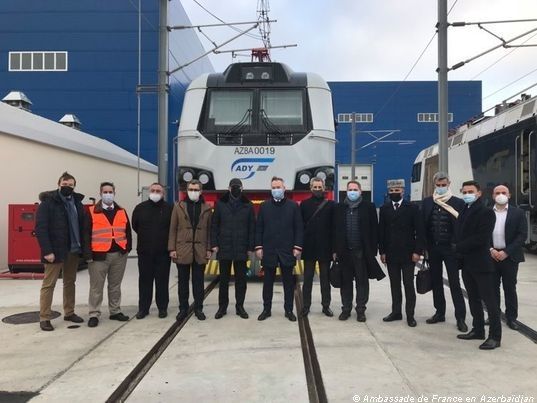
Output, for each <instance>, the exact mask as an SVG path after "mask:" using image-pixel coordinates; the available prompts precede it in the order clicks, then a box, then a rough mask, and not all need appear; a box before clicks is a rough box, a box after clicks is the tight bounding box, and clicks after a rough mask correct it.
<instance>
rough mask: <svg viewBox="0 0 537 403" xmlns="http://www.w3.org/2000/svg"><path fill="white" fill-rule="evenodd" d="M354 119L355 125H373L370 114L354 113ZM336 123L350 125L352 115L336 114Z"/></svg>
mask: <svg viewBox="0 0 537 403" xmlns="http://www.w3.org/2000/svg"><path fill="white" fill-rule="evenodd" d="M355 117H356V120H355V121H356V123H373V114H372V113H356V114H355ZM337 121H338V123H351V122H352V113H338V115H337Z"/></svg>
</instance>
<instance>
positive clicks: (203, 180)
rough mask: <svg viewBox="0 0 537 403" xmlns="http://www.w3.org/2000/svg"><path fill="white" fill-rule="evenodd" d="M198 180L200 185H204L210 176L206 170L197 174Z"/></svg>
mask: <svg viewBox="0 0 537 403" xmlns="http://www.w3.org/2000/svg"><path fill="white" fill-rule="evenodd" d="M198 180H199V181H200V182H201V184H202V185H206V184H207V183H209V181H210V180H211V177H210V176H209V174H208V173H207V172H201V173H200V174H199V175H198Z"/></svg>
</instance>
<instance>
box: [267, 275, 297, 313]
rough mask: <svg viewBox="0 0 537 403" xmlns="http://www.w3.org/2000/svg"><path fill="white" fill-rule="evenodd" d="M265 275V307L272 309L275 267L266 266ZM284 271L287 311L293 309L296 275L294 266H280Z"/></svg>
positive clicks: (285, 307)
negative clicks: (294, 274)
mask: <svg viewBox="0 0 537 403" xmlns="http://www.w3.org/2000/svg"><path fill="white" fill-rule="evenodd" d="M263 270H264V272H265V275H264V277H263V309H264V310H266V311H270V310H271V309H272V294H273V290H274V279H275V277H276V268H275V267H264V268H263ZM280 270H281V273H282V283H283V295H284V304H283V308H284V309H285V312H291V311H292V310H293V293H294V288H295V284H294V277H293V266H287V267H286V266H280Z"/></svg>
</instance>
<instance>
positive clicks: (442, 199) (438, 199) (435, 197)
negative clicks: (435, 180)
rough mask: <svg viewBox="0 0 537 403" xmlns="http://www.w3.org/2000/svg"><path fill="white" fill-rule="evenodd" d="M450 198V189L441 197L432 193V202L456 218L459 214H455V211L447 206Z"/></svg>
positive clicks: (451, 194)
mask: <svg viewBox="0 0 537 403" xmlns="http://www.w3.org/2000/svg"><path fill="white" fill-rule="evenodd" d="M452 196H453V193H451V190H450V189H448V191H447V192H446V193H445V194H443V195H438V194H436V192H435V193H433V201H434V202H435V203H436V204H438V205H439V206H440V207H442V208H443V209H444V210H446V211H447V212H448V213H449V214H451V215H452V216H453V217H455V218H458V217H459V213H458V212H457V210H455V209H454V208H453V207H451V206H450V205H449V204H447V201H448V200H449V199H451V197H452Z"/></svg>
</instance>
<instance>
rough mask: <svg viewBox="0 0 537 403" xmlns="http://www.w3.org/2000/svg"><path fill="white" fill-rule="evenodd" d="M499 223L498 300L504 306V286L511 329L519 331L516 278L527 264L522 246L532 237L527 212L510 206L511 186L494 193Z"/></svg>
mask: <svg viewBox="0 0 537 403" xmlns="http://www.w3.org/2000/svg"><path fill="white" fill-rule="evenodd" d="M492 196H493V198H494V202H495V204H494V209H493V210H494V214H496V224H495V226H494V231H493V232H492V247H491V248H490V256H491V257H492V260H493V264H494V269H495V273H496V299H497V301H498V304H499V303H500V283H503V292H504V296H505V316H506V318H507V326H509V327H510V328H511V329H513V330H518V324H517V323H516V318H517V316H518V299H517V295H516V276H517V273H518V264H519V263H520V262H523V261H524V253H523V252H522V246H523V245H524V242H525V241H526V237H527V235H528V224H527V222H526V216H525V215H524V211H523V210H521V209H519V208H517V207H514V206H510V205H509V198H510V197H511V194H510V193H509V189H508V188H507V186H503V185H500V186H496V187H495V188H494V191H493V193H492Z"/></svg>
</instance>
